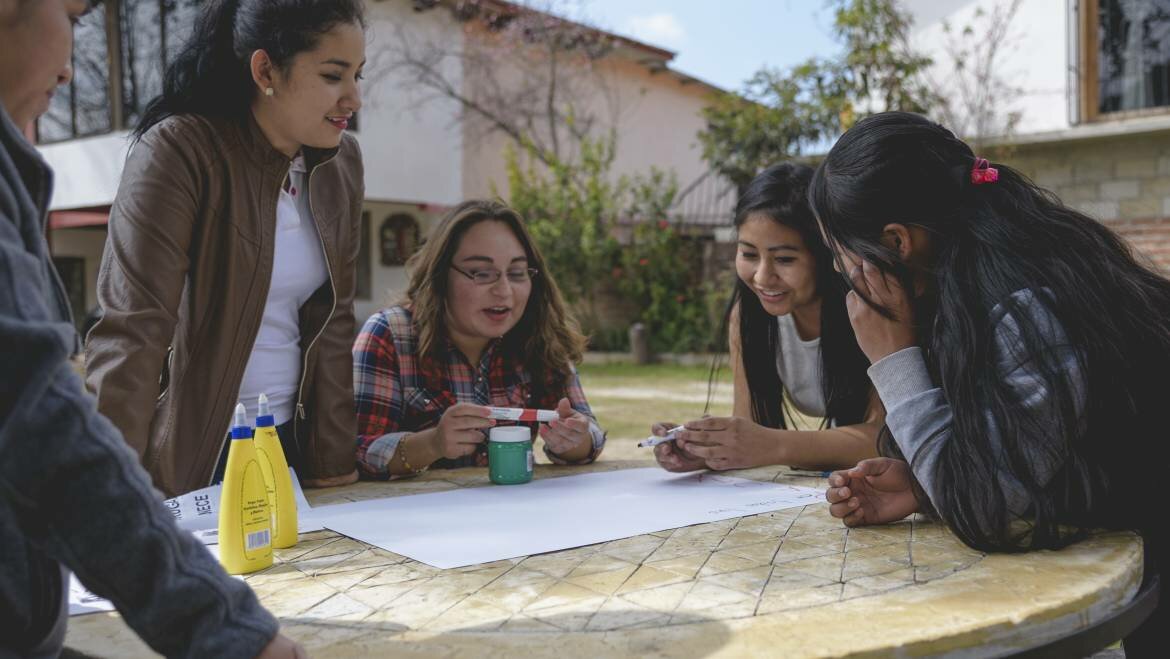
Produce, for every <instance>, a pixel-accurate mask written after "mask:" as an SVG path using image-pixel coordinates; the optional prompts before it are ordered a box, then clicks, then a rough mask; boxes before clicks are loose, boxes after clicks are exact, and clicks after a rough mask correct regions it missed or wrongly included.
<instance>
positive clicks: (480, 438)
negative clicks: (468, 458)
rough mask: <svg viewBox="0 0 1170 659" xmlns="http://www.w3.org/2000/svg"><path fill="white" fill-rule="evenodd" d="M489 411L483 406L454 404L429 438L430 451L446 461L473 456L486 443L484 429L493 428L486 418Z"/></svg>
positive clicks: (492, 423)
mask: <svg viewBox="0 0 1170 659" xmlns="http://www.w3.org/2000/svg"><path fill="white" fill-rule="evenodd" d="M491 413H492V412H491V410H489V409H488V408H486V407H484V406H483V405H472V404H471V403H457V404H455V405H452V406H451V407H448V408H447V410H446V411H445V412H443V417H442V418H441V419H439V425H437V426H435V428H434V431H435V433H434V435H432V436H431V450H432V451H433V452H434V453H435V454H436V455H440V456H442V457H444V458H447V459H448V460H454V459H456V458H461V457H463V456H465V455H471V454H472V453H475V448H476V447H477V446H479V445H480V444H482V443H483V442H485V441H487V429H488V428H491V427H492V426H494V425H496V422H495V420H494V419H490V418H488V417H489V415H490V414H491Z"/></svg>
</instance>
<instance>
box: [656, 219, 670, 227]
mask: <svg viewBox="0 0 1170 659" xmlns="http://www.w3.org/2000/svg"><path fill="white" fill-rule="evenodd" d="M668 226H670V222H667V221H666V220H658V228H659V229H665V228H666V227H668Z"/></svg>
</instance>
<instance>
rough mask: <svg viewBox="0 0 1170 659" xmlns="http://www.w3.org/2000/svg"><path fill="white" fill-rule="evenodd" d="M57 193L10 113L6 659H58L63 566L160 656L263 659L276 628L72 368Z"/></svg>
mask: <svg viewBox="0 0 1170 659" xmlns="http://www.w3.org/2000/svg"><path fill="white" fill-rule="evenodd" d="M51 187H52V173H51V171H50V170H49V168H48V166H47V165H46V164H45V163H44V161H43V160H41V158H40V156H39V155H38V154H37V152H36V150H35V149H33V148H32V146H31V145H29V144H28V142H27V141H25V139H24V137H23V136H22V135H21V133H20V132H19V131H18V130H17V129H16V127H15V126H13V125H12V122H11V121H10V120H9V118H8V117H7V115H6V114H5V113H4V111H3V109H0V655H5V654H6V653H9V654H11V653H15V654H16V655H17V656H23V655H26V654H28V653H30V652H32V651H34V650H33V648H34V647H37V646H38V645H40V646H41V649H42V650H43V649H44V644H43V640H44V636H45V634H46V632H48V631H49V630H50V629H51V628H52V627H53V622H54V620H56V619H57V616H58V612H59V611H60V601H61V600H60V598H61V587H62V585H63V584H62V578H61V572H60V570H59V567H58V563H63V564H65V565H66V566H67V567H68V568H69V569H70V570H72V571H73V572H75V573H76V574H77V576H78V577H79V578H80V579H81V582H82V583H83V584H85V585H86V586H87V587H88V588H89V589H90V590H92V591H93V592H94V593H96V594H98V595H100V596H102V597H105V598H108V599H109V600H111V601H112V602H113V603H114V605H115V606H116V607H117V608H118V611H119V612H121V614H122V616H123V617H124V618H125V620H126V622H127V623H128V624H129V625H130V626H131V627H133V628H134V630H135V631H136V632H138V634H139V635H141V636H142V638H143V639H144V640H145V641H146V642H147V643H148V644H150V646H151V647H152V648H154V649H155V650H156V651H158V652H161V653H163V654H165V655H168V656H179V657H254V656H255V655H256V654H257V653H258V652H259V651H260V650H261V649H263V648H264V646H265V645H267V644H268V642H269V641H270V640H271V639H272V638H273V637H274V636H275V635H276V632H277V623H276V620H275V619H274V618H273V617H272V615H271V614H269V613H268V612H267V611H265V610H264V609H263V608H262V607H261V606H260V603H259V602H258V601H257V599H256V596H255V595H254V594H253V593H252V591H251V589H250V588H248V586H247V585H246V584H245V583H243V582H242V581H239V580H237V579H233V578H231V577H229V576H228V575H227V574H226V573H225V572H224V571H223V569H222V568H220V566H219V564H218V563H217V562H216V561H215V559H214V558H212V556H211V554H210V553H208V552H207V550H206V549H204V548H203V547H202V546H201V545H200V544H199V543H198V542H197V541H196V540H195V539H194V538H193V537H192V536H191V535H190V534H188V533H185V532H181V531H179V530H178V529H177V527H176V526H175V522H174V520H173V519H172V517H171V515H170V513H169V512H167V510H166V509H165V508H164V507H163V505H162V501H161V496H160V495H159V494H158V493H157V492H156V491H155V490H154V489H153V488H152V487H151V484H150V477H149V476H148V475H147V474H146V471H144V470H143V469H142V467H140V466H139V464H138V458H137V456H136V455H135V454H134V452H133V451H131V450H130V448H129V447H128V446H127V445H126V443H125V442H124V441H123V440H122V437H121V435H120V434H119V433H118V431H117V430H116V429H115V428H114V426H113V425H112V424H110V422H109V421H107V420H106V419H105V418H104V417H102V416H101V415H99V414H98V413H97V409H96V407H95V406H94V401H93V398H92V397H91V396H89V395H88V394H86V393H85V390H84V387H83V385H82V382H81V379H80V378H78V377H77V375H75V374H74V373H73V370H72V369H71V367H70V365H69V362H68V359H69V357H70V355H71V354H72V353H73V352H74V351H75V349H76V346H77V337H76V332H75V330H74V329H73V325H72V323H71V321H70V318H69V310H68V306H67V304H66V301H65V300H66V298H65V294H64V291H63V290H62V288H61V285H60V281H59V280H58V279H57V276H56V274H55V272H54V270H53V267H52V262H51V260H50V258H49V254H48V248H47V246H46V244H45V217H46V210H47V207H48V201H49V196H50V190H51ZM150 412H151V410H143V411H142V413H143V414H149V413H150ZM48 651H50V652H51V649H49V650H48Z"/></svg>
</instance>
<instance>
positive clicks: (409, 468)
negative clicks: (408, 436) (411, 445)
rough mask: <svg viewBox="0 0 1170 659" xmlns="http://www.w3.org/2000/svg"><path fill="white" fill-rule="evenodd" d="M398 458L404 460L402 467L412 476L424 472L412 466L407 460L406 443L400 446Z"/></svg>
mask: <svg viewBox="0 0 1170 659" xmlns="http://www.w3.org/2000/svg"><path fill="white" fill-rule="evenodd" d="M398 457H399V458H401V459H402V466H403V467H405V468H406V470H407V471H409V472H410V473H412V474H417V473H418V472H420V471H422V470H421V469H415V468H414V467H412V466H411V464H410V461H409V460H407V459H406V442H405V441H403V442H401V443H400V444H399V445H398Z"/></svg>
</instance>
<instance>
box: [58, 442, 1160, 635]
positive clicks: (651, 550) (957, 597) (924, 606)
mask: <svg viewBox="0 0 1170 659" xmlns="http://www.w3.org/2000/svg"><path fill="white" fill-rule="evenodd" d="M645 466H648V463H646V462H603V463H600V464H597V465H592V466H590V467H587V468H584V470H588V471H599V470H607V469H618V468H631V467H645ZM581 471H582V470H581V469H571V468H557V467H547V466H545V467H541V466H538V467H537V477H538V478H541V477H545V478H547V477H554V476H561V475H570V474H573V473H581ZM730 475H736V476H740V477H744V478H753V479H756V480H769V481H776V482H785V483H791V484H795V485H808V486H813V487H823V486H824V481H823V480H822V479H819V478H808V477H802V476H796V475H793V474H792V473H790V472H789V471H788V470H787V469H785V468H781V467H770V468H762V469H753V470H748V471H741V472H730ZM479 486H490V484H489V483H488V480H487V474H486V470H485V469H465V470H458V471H434V472H430V473H427V474H424V475H423V476H421V477H419V478H416V479H413V480H410V481H396V482H392V483H358V484H356V485H353V486H348V487H345V488H338V489H333V490H325V491H309V492H308V496H309V500H310V502H311V503H312V505H313V506H314V507H318V506H323V505H328V504H330V503H340V502H343V501H353V500H360V499H369V498H377V497H386V496H399V495H406V494H419V493H423V492H438V491H443V490H449V489H453V488H458V487H479ZM550 514H551V512H550ZM452 523H455V524H457V523H458V513H453V514H452ZM1140 579H1141V541H1140V539H1138V538H1137V537H1136V536H1134V535H1132V534H1129V533H1111V534H1104V535H1100V536H1096V537H1094V538H1092V539H1089V540H1087V541H1084V542H1081V543H1079V544H1077V545H1075V546H1073V547H1070V548H1068V549H1065V550H1063V551H1059V552H1036V553H1032V554H1026V555H1014V556H1007V555H995V556H985V555H983V554H980V553H978V552H975V551H972V550H970V549H968V548H966V547H964V546H963V545H962V544H960V543H959V542H958V541H957V540H955V539H954V537H953V536H952V535H951V534H950V533H949V532H948V531H947V530H946V529H945V528H943V527H941V526H940V525H937V524H933V523H930V522H928V521H926V520H923V519H913V520H907V521H905V522H902V523H898V524H893V525H890V526H884V527H871V528H862V529H846V528H845V527H843V526H842V525H841V523H840V522H839V521H838V520H835V519H833V518H832V517H830V516H829V513H828V509H827V504H818V505H810V506H805V507H804V508H794V509H789V510H783V511H779V512H775V513H767V514H763V515H756V516H753V517H744V518H739V519H732V520H727V521H724V522H715V523H710V524H703V525H699V526H693V527H687V528H681V529H675V530H670V531H662V532H660V533H653V534H649V535H642V536H637V537H633V538H627V539H623V540H616V541H613V542H608V543H604V544H600V545H593V546H589V547H581V548H578V549H571V550H566V551H560V552H555V553H551V554H545V555H538V556H531V557H527V558H517V559H511V560H505V561H499V562H496V563H489V564H484V565H476V566H472V567H467V568H460V569H453V570H439V569H436V568H432V567H429V566H427V565H424V564H421V563H418V562H416V561H413V560H410V559H408V558H405V557H403V556H399V555H397V554H394V553H391V552H387V551H383V550H380V549H376V548H373V547H370V546H369V545H365V544H363V543H360V542H357V541H354V540H351V539H349V538H346V537H343V536H339V535H337V534H334V533H332V532H328V531H324V532H317V533H311V534H305V535H302V537H301V541H300V543H299V544H298V545H297V546H296V547H294V548H291V549H286V550H278V551H277V564H276V565H274V566H273V567H272V568H270V569H268V570H265V571H262V572H258V573H256V574H254V575H250V576H248V577H247V581H248V583H249V584H250V585H251V586H252V587H253V589H255V591H256V593H257V594H258V595H259V596H260V598H261V600H262V601H263V603H264V604H265V606H267V607H268V608H269V610H271V611H272V612H273V613H274V614H276V615H277V616H278V617H279V618H280V619H281V621H282V624H283V626H284V632H285V633H286V634H287V635H289V636H291V637H292V638H294V639H296V640H298V641H300V642H301V643H302V644H303V645H304V646H305V647H306V648H307V649H308V650H309V651H310V652H311V653H312V654H313V655H314V656H319V657H346V656H384V655H387V654H393V655H395V656H468V657H473V656H474V657H484V656H491V657H494V656H500V657H505V656H508V657H514V656H557V657H561V658H565V657H578V656H580V657H596V656H639V657H641V656H687V657H696V656H709V655H716V656H747V655H760V654H768V655H771V656H784V657H801V656H808V657H812V656H839V655H844V654H878V655H883V654H888V655H897V656H913V655H922V654H936V653H943V652H950V651H958V652H959V653H960V654H963V655H964V656H981V655H994V654H1000V653H1003V652H1005V651H1010V650H1011V649H1012V648H1016V647H1020V646H1021V645H1022V644H1024V643H1031V642H1034V641H1036V640H1038V639H1041V638H1043V637H1045V636H1046V635H1060V634H1064V633H1067V632H1068V631H1071V630H1073V629H1076V628H1079V627H1080V626H1084V625H1085V624H1088V623H1089V622H1090V621H1094V620H1097V619H1099V618H1100V617H1102V616H1103V615H1105V614H1107V613H1108V612H1110V611H1112V610H1114V609H1115V608H1117V607H1118V606H1120V605H1121V604H1123V603H1124V602H1126V601H1128V600H1129V599H1130V598H1131V597H1132V596H1133V594H1134V593H1135V592H1136V591H1137V587H1138V584H1139V582H1140ZM67 643H68V645H69V647H71V648H74V649H77V650H81V651H83V652H85V653H87V654H92V655H97V656H109V657H134V656H151V653H150V651H149V649H147V648H146V646H144V645H143V644H142V643H141V641H139V640H138V639H137V638H136V637H135V636H134V634H133V632H131V631H130V630H129V629H128V628H127V627H126V626H125V624H124V623H122V621H121V620H120V619H119V618H118V616H117V615H116V614H95V615H89V616H82V617H76V618H73V619H71V620H70V631H69V635H68V639H67Z"/></svg>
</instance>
